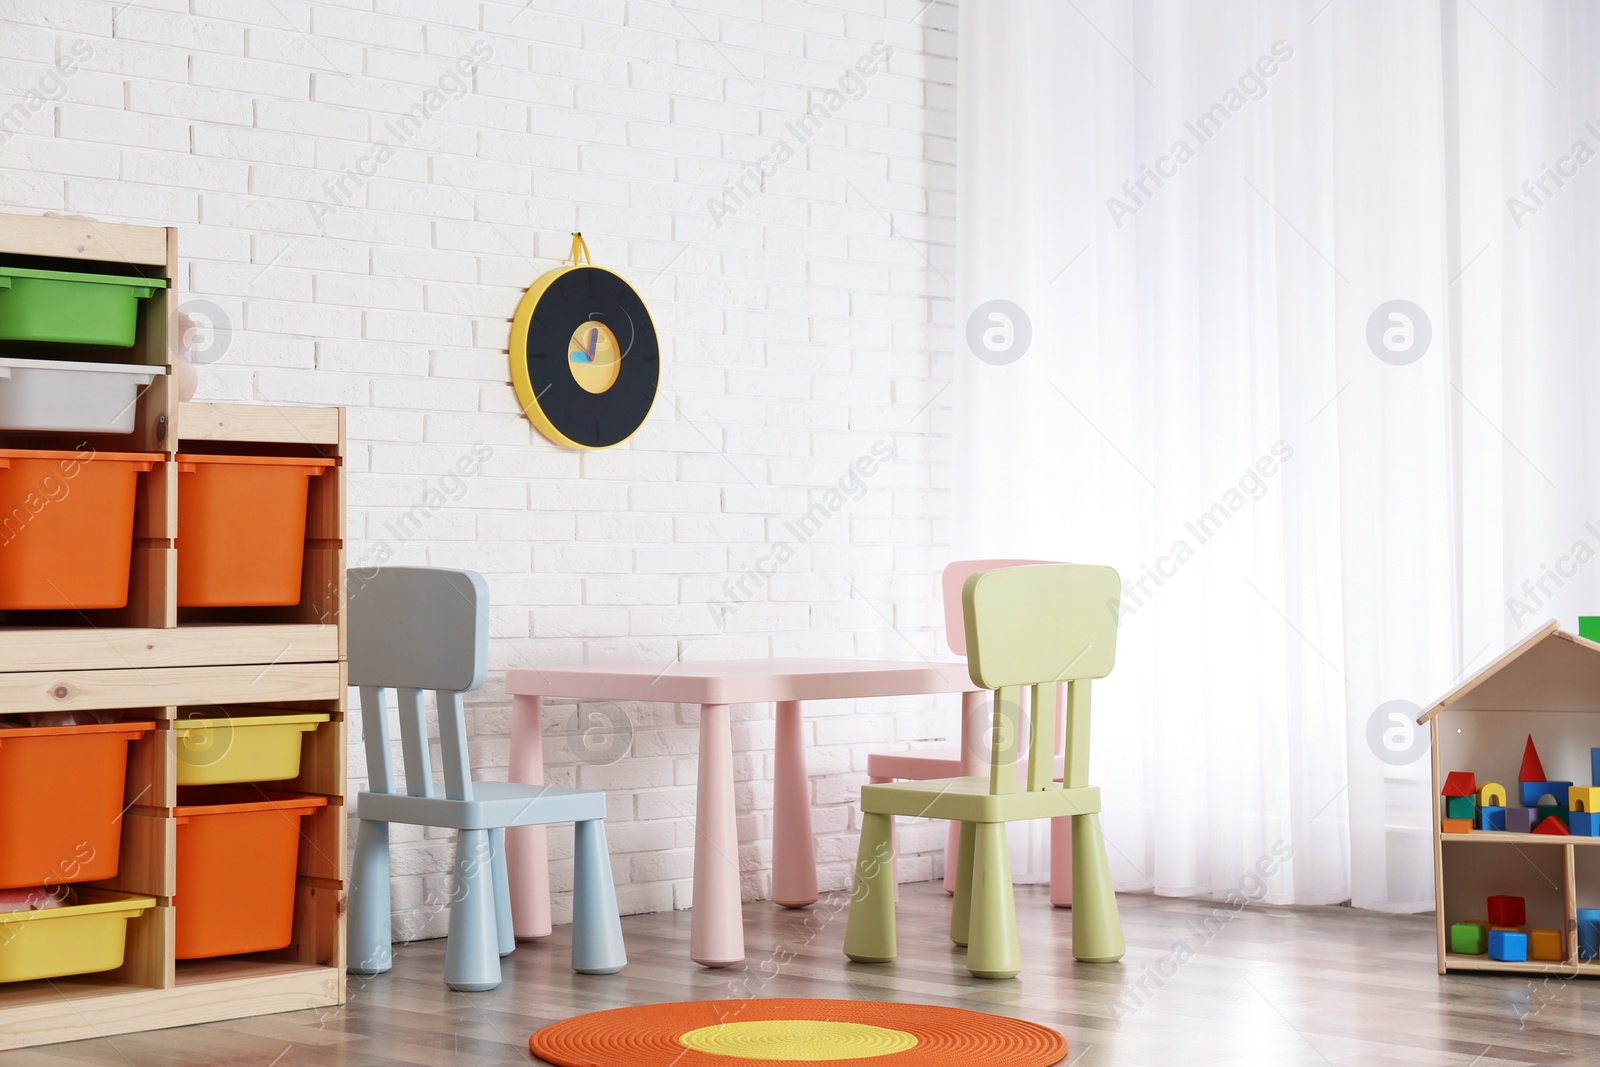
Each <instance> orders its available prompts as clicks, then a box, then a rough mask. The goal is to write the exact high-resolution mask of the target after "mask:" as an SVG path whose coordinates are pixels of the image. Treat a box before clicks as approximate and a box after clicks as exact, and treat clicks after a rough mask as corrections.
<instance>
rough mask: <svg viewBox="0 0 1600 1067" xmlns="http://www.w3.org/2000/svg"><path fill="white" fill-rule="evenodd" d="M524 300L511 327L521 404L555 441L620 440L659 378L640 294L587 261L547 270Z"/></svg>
mask: <svg viewBox="0 0 1600 1067" xmlns="http://www.w3.org/2000/svg"><path fill="white" fill-rule="evenodd" d="M547 279H548V281H547ZM541 285H542V286H543V288H542V290H541V288H540V287H541ZM528 300H532V301H533V306H532V310H531V313H528V314H527V315H526V318H524V311H525V309H526V307H524V308H523V309H519V311H518V315H517V321H516V325H515V326H514V328H513V331H512V360H513V367H512V378H513V381H514V382H515V384H516V386H517V393H518V398H519V399H520V400H521V402H522V408H523V411H524V412H526V413H527V415H528V418H529V419H531V420H532V421H533V422H534V424H535V425H537V426H538V427H539V429H540V430H541V431H543V432H544V433H545V435H546V436H548V437H550V438H551V439H552V440H554V441H556V442H557V443H558V444H565V445H570V446H574V447H578V448H607V447H610V446H611V445H615V444H618V443H620V442H622V441H625V440H627V439H628V438H629V437H631V436H632V435H633V433H634V432H635V431H636V430H638V429H639V427H640V426H641V425H643V424H644V420H645V418H646V416H648V415H649V414H650V408H651V406H652V405H653V404H654V403H655V398H656V387H657V386H658V385H659V383H660V379H661V349H660V345H659V342H658V341H657V339H656V330H655V323H654V322H653V321H652V320H651V318H650V312H649V311H647V310H646V309H645V306H644V301H643V300H641V299H640V298H639V294H638V293H636V292H634V290H633V287H632V286H630V285H629V284H628V283H627V282H625V281H623V280H622V279H621V278H620V277H618V276H617V275H615V274H613V273H612V272H611V271H609V270H606V269H605V268H603V267H591V266H574V267H568V268H563V269H562V270H559V271H553V272H551V274H549V275H546V276H545V278H542V279H540V281H539V282H538V283H535V285H534V287H533V288H532V289H530V290H529V291H528V295H527V296H526V297H525V298H524V305H525V306H526V302H527V301H528ZM519 359H520V360H521V363H522V365H521V367H520V368H519V367H518V366H516V362H517V360H519ZM519 369H521V370H523V371H524V372H525V373H524V374H518V373H517V371H518V370H519Z"/></svg>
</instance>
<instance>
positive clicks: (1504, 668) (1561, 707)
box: [1417, 619, 1600, 725]
mask: <svg viewBox="0 0 1600 1067" xmlns="http://www.w3.org/2000/svg"><path fill="white" fill-rule="evenodd" d="M1509 708H1516V709H1519V710H1522V711H1588V712H1594V711H1600V644H1596V643H1595V642H1593V641H1589V640H1587V639H1585V638H1582V637H1579V636H1578V635H1577V634H1571V633H1567V632H1566V631H1565V630H1563V629H1561V627H1560V625H1559V624H1558V623H1557V622H1556V621H1555V620H1554V619H1551V620H1550V621H1549V622H1547V623H1545V624H1544V625H1543V626H1541V627H1540V628H1539V629H1538V631H1537V632H1535V633H1533V634H1530V635H1529V636H1528V638H1527V639H1526V640H1524V641H1522V642H1521V643H1519V644H1516V645H1513V646H1512V647H1511V648H1509V649H1507V650H1506V651H1505V652H1504V653H1502V654H1501V655H1500V657H1499V658H1498V659H1496V660H1495V661H1494V662H1493V663H1490V664H1489V665H1488V666H1487V667H1484V668H1483V669H1482V670H1480V671H1478V672H1477V673H1476V674H1474V675H1473V676H1472V677H1471V678H1468V679H1467V680H1466V681H1465V682H1463V683H1461V685H1459V686H1457V687H1456V688H1455V689H1454V690H1452V691H1451V692H1450V693H1448V694H1446V695H1445V696H1444V697H1442V698H1440V700H1439V702H1438V703H1436V704H1434V705H1433V707H1431V708H1429V709H1428V710H1427V711H1425V712H1423V713H1422V715H1421V716H1420V717H1418V719H1417V723H1418V724H1419V725H1420V724H1423V723H1427V722H1429V721H1431V720H1432V719H1433V717H1434V716H1436V715H1438V714H1439V713H1440V712H1441V711H1446V710H1460V711H1497V710H1505V709H1509Z"/></svg>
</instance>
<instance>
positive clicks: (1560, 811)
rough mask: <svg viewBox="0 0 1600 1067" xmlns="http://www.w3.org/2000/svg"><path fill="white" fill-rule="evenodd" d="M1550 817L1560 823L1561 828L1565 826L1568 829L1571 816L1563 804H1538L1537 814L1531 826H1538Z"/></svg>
mask: <svg viewBox="0 0 1600 1067" xmlns="http://www.w3.org/2000/svg"><path fill="white" fill-rule="evenodd" d="M1552 815H1553V816H1555V817H1556V819H1557V820H1559V821H1560V823H1561V825H1562V826H1566V827H1569V828H1570V827H1571V817H1572V816H1571V813H1570V812H1568V811H1567V806H1566V805H1565V804H1540V805H1539V814H1538V816H1537V817H1536V818H1535V819H1534V820H1533V824H1534V825H1535V826H1538V825H1539V824H1540V823H1542V822H1544V821H1545V819H1547V818H1549V817H1550V816H1552Z"/></svg>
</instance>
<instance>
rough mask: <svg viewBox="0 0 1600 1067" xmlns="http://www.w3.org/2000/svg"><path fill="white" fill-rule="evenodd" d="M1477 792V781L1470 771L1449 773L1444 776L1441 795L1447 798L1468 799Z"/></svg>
mask: <svg viewBox="0 0 1600 1067" xmlns="http://www.w3.org/2000/svg"><path fill="white" fill-rule="evenodd" d="M1477 792H1478V779H1477V777H1476V776H1475V775H1473V773H1472V772H1471V771H1451V772H1450V773H1449V774H1448V775H1446V776H1445V780H1444V790H1443V794H1444V795H1445V796H1447V797H1470V796H1473V795H1474V794H1476V793H1477Z"/></svg>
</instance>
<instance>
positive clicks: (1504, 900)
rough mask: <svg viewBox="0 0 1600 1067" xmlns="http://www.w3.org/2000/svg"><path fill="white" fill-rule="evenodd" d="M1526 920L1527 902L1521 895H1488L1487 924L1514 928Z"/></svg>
mask: <svg viewBox="0 0 1600 1067" xmlns="http://www.w3.org/2000/svg"><path fill="white" fill-rule="evenodd" d="M1527 921H1528V903H1527V901H1525V900H1523V899H1522V898H1521V897H1490V898H1489V925H1490V926H1500V927H1509V928H1515V927H1518V926H1521V925H1522V924H1523V923H1525V922H1527Z"/></svg>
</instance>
